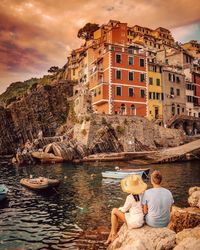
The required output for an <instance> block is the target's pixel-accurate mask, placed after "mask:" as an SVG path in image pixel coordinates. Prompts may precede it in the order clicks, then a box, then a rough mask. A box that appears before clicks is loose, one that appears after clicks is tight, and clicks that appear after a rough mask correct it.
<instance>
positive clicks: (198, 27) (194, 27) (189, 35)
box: [172, 22, 200, 42]
mask: <svg viewBox="0 0 200 250" xmlns="http://www.w3.org/2000/svg"><path fill="white" fill-rule="evenodd" d="M172 34H173V36H174V37H175V39H176V41H180V42H187V41H190V40H194V39H196V40H199V41H200V22H198V23H194V24H189V25H186V26H180V27H177V28H174V29H172Z"/></svg>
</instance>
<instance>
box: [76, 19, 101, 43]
mask: <svg viewBox="0 0 200 250" xmlns="http://www.w3.org/2000/svg"><path fill="white" fill-rule="evenodd" d="M98 29H99V25H98V24H96V23H87V24H86V25H85V26H84V27H83V28H81V29H80V30H79V31H78V34H77V37H78V38H82V39H85V40H86V41H88V40H90V39H92V38H93V33H94V32H95V31H96V30H98Z"/></svg>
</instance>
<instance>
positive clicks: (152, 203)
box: [142, 170, 174, 227]
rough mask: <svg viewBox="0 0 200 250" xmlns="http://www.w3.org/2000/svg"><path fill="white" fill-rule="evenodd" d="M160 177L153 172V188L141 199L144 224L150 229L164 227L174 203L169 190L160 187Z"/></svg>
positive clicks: (167, 222)
mask: <svg viewBox="0 0 200 250" xmlns="http://www.w3.org/2000/svg"><path fill="white" fill-rule="evenodd" d="M161 181H162V175H161V173H160V172H159V171H157V170H155V171H154V172H153V173H152V174H151V184H152V185H153V188H150V189H148V190H146V191H145V193H144V195H143V198H142V205H143V211H144V214H146V216H145V221H146V224H147V225H149V226H151V227H166V226H167V225H168V224H169V221H170V211H171V207H172V204H173V203H174V200H173V196H172V194H171V192H170V191H169V190H167V189H166V188H163V187H161Z"/></svg>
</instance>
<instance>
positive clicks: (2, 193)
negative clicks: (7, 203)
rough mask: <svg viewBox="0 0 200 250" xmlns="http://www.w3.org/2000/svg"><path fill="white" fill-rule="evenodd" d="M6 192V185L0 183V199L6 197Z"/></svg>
mask: <svg viewBox="0 0 200 250" xmlns="http://www.w3.org/2000/svg"><path fill="white" fill-rule="evenodd" d="M7 193H8V188H7V187H6V185H4V184H1V185H0V201H2V200H4V199H5V198H6V196H7Z"/></svg>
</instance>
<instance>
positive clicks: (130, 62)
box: [128, 56, 133, 65]
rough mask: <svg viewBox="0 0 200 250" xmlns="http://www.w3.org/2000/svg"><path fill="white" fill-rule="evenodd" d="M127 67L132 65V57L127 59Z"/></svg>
mask: <svg viewBox="0 0 200 250" xmlns="http://www.w3.org/2000/svg"><path fill="white" fill-rule="evenodd" d="M128 65H133V57H132V56H129V57H128Z"/></svg>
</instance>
